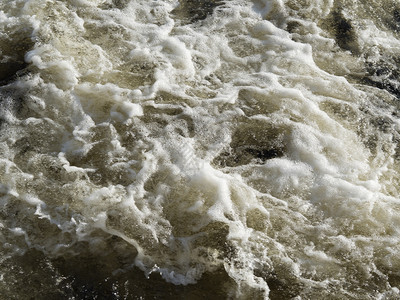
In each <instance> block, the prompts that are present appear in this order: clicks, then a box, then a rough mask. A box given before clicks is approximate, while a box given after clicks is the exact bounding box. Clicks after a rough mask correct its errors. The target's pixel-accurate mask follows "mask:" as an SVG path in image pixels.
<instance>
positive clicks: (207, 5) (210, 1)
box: [171, 0, 224, 24]
mask: <svg viewBox="0 0 400 300" xmlns="http://www.w3.org/2000/svg"><path fill="white" fill-rule="evenodd" d="M223 3H224V1H221V0H180V1H179V6H178V7H176V8H175V9H174V10H173V11H172V12H171V13H172V14H173V15H174V16H175V17H176V18H178V19H180V20H181V21H182V22H183V23H189V24H190V23H195V22H197V21H201V20H204V19H206V18H207V17H208V16H209V15H211V14H212V13H213V11H214V9H215V8H216V7H218V6H220V5H222V4H223Z"/></svg>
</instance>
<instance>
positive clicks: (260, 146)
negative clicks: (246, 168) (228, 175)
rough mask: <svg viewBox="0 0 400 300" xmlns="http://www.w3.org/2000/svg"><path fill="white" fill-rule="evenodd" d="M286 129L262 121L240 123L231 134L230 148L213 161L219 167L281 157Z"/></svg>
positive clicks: (283, 151) (260, 161) (283, 152)
mask: <svg viewBox="0 0 400 300" xmlns="http://www.w3.org/2000/svg"><path fill="white" fill-rule="evenodd" d="M286 131H287V129H285V128H281V127H280V126H276V125H273V124H268V123H265V122H262V121H252V122H250V123H247V124H242V125H241V126H240V127H238V128H237V129H236V131H235V132H234V134H233V136H232V142H231V144H230V149H228V150H226V151H224V152H222V153H221V154H220V155H219V156H218V157H216V158H215V160H214V163H215V164H216V165H218V166H220V167H235V166H241V165H247V164H249V163H256V164H262V163H264V162H265V161H267V160H269V159H273V158H277V157H282V156H284V155H285V153H286V146H285V136H286V134H287V132H286Z"/></svg>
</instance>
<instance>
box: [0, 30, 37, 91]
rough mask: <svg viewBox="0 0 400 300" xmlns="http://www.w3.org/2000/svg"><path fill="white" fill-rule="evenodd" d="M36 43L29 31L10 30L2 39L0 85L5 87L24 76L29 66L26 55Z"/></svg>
mask: <svg viewBox="0 0 400 300" xmlns="http://www.w3.org/2000/svg"><path fill="white" fill-rule="evenodd" d="M33 45H34V43H33V42H32V40H31V38H30V33H29V31H28V30H24V29H19V30H13V29H10V30H9V32H8V34H7V33H6V34H2V35H1V37H0V85H5V84H8V83H10V82H11V81H13V80H15V79H16V78H17V77H18V76H20V75H21V74H23V70H24V69H25V68H26V67H27V66H28V64H27V63H26V62H25V59H24V57H25V54H26V52H28V51H29V50H30V49H32V48H33Z"/></svg>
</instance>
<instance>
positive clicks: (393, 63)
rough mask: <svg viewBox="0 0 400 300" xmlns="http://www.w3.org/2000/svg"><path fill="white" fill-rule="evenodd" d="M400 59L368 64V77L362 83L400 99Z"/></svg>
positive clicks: (382, 60)
mask: <svg viewBox="0 0 400 300" xmlns="http://www.w3.org/2000/svg"><path fill="white" fill-rule="evenodd" d="M399 66H400V58H397V57H386V58H384V59H381V60H379V61H378V62H374V63H372V62H367V63H366V69H367V75H366V76H365V77H364V78H362V83H364V84H367V85H370V86H374V87H377V88H379V89H383V90H386V91H388V92H389V93H391V94H393V95H395V96H396V97H397V98H400V83H399V78H400V71H399Z"/></svg>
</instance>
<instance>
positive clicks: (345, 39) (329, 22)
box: [324, 9, 360, 54]
mask: <svg viewBox="0 0 400 300" xmlns="http://www.w3.org/2000/svg"><path fill="white" fill-rule="evenodd" d="M324 25H325V26H324V27H325V28H326V29H327V30H328V31H330V32H332V34H333V35H334V38H335V41H336V43H337V44H338V46H339V47H340V48H342V49H343V50H348V51H350V52H352V53H353V54H358V53H359V52H360V50H359V47H358V44H357V35H356V32H355V30H354V26H353V24H352V21H351V20H349V19H348V18H346V17H345V16H344V15H343V13H342V11H341V10H340V9H336V10H334V11H333V12H332V13H331V14H330V15H329V16H328V17H327V19H326V20H325V21H324Z"/></svg>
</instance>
